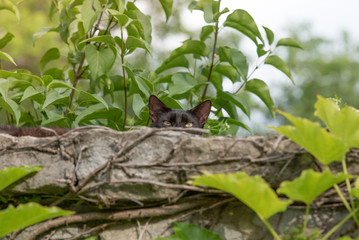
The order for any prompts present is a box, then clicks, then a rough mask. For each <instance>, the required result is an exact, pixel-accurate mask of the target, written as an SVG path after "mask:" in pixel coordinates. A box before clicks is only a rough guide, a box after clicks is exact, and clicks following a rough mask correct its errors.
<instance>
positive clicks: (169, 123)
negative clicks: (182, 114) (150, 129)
mask: <svg viewBox="0 0 359 240" xmlns="http://www.w3.org/2000/svg"><path fill="white" fill-rule="evenodd" d="M162 123H163V125H166V126H172V123H171V122H170V121H163V122H162Z"/></svg>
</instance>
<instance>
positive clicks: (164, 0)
mask: <svg viewBox="0 0 359 240" xmlns="http://www.w3.org/2000/svg"><path fill="white" fill-rule="evenodd" d="M159 1H160V3H161V5H162V8H163V10H164V11H165V14H166V21H168V19H169V18H170V16H171V14H172V7H173V0H159Z"/></svg>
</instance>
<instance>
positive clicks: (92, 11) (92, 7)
mask: <svg viewBox="0 0 359 240" xmlns="http://www.w3.org/2000/svg"><path fill="white" fill-rule="evenodd" d="M101 10H102V7H101V3H100V2H99V1H98V0H85V1H84V3H83V5H82V8H81V17H82V20H83V23H84V28H85V32H86V33H88V32H89V31H90V30H91V29H92V28H93V26H94V24H95V22H96V20H97V17H98V15H99V13H100V11H101Z"/></svg>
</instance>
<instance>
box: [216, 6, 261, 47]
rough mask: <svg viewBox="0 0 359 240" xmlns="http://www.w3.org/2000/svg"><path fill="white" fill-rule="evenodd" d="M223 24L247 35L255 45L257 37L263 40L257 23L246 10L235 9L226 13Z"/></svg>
mask: <svg viewBox="0 0 359 240" xmlns="http://www.w3.org/2000/svg"><path fill="white" fill-rule="evenodd" d="M223 25H224V26H228V27H231V28H234V29H236V30H238V31H240V32H241V33H243V34H244V35H246V36H247V37H249V38H250V39H251V40H252V41H253V42H254V43H255V44H256V45H257V44H258V42H257V38H259V39H260V40H261V41H262V42H263V38H262V36H261V34H260V32H259V30H258V27H257V24H256V23H255V21H254V20H253V18H252V16H251V15H249V13H248V12H246V11H245V10H242V9H237V10H235V11H234V12H233V13H231V14H230V15H228V17H227V19H226V21H225V22H224V23H223Z"/></svg>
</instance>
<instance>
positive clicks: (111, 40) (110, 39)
mask: <svg viewBox="0 0 359 240" xmlns="http://www.w3.org/2000/svg"><path fill="white" fill-rule="evenodd" d="M88 42H98V43H106V44H107V45H108V46H115V45H116V42H115V39H114V38H113V37H112V36H110V35H102V36H95V37H92V38H87V39H85V40H83V41H81V42H79V44H78V46H79V48H82V46H83V45H84V44H85V43H88Z"/></svg>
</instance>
